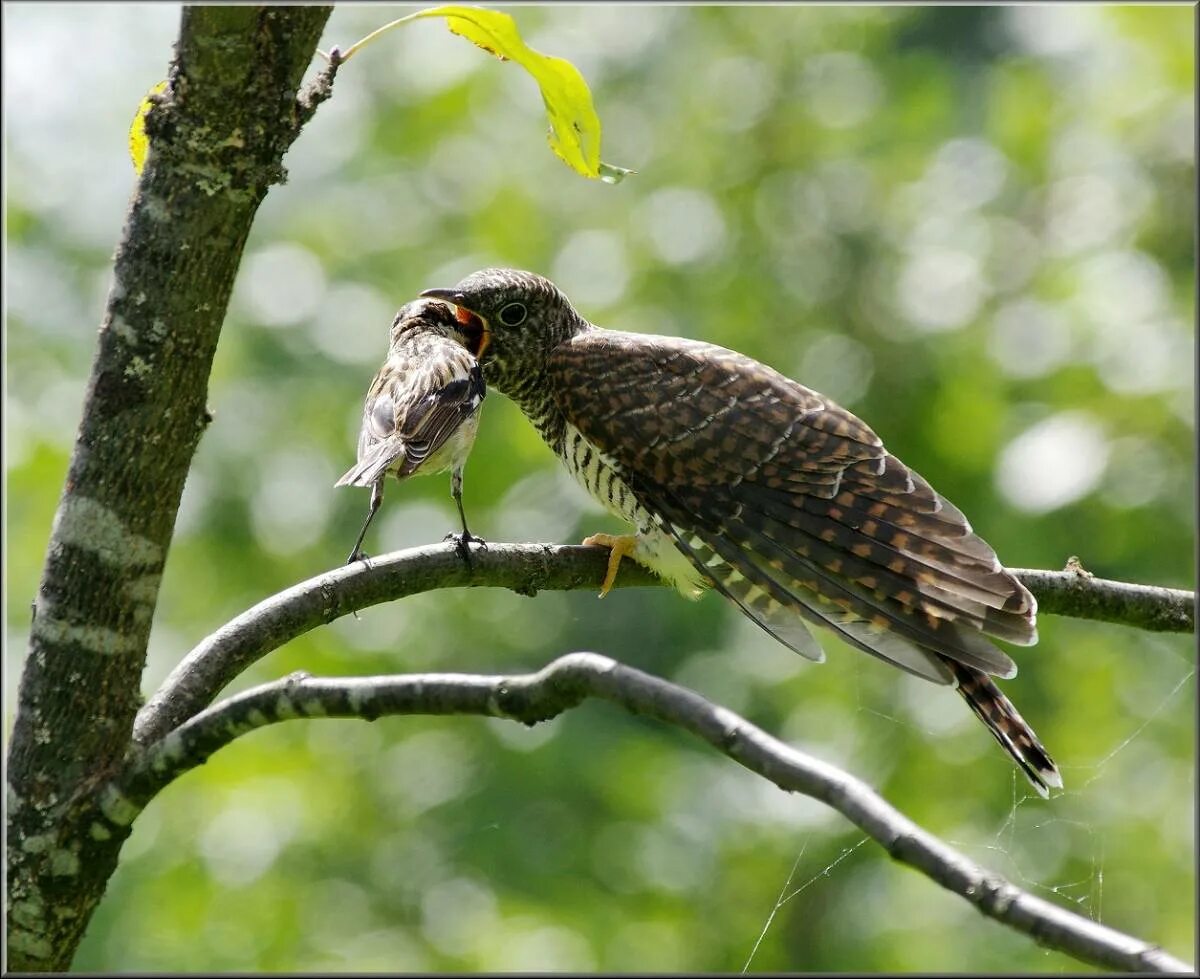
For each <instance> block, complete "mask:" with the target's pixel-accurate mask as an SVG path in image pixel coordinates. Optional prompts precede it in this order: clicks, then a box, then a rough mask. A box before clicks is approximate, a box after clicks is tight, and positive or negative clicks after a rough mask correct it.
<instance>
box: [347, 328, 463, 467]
mask: <svg viewBox="0 0 1200 979" xmlns="http://www.w3.org/2000/svg"><path fill="white" fill-rule="evenodd" d="M485 393H486V388H485V386H484V382H483V374H482V372H481V371H480V368H479V364H478V363H477V362H476V360H475V358H474V357H472V356H471V354H470V353H468V352H467V351H466V350H465V349H464V348H463V347H461V346H460V345H458V344H457V343H455V342H454V341H452V340H445V341H443V342H442V343H440V344H423V345H422V346H421V348H420V349H419V350H418V351H414V352H410V351H393V353H392V354H391V356H389V358H388V362H387V364H386V365H385V366H384V368H383V369H382V370H381V371H380V372H379V374H378V375H376V377H375V380H374V382H373V383H372V385H371V388H370V390H369V391H368V392H367V400H366V403H365V404H364V406H363V423H362V430H361V432H360V433H359V437H358V462H357V463H356V464H355V465H354V466H352V467H351V468H350V470H349V471H348V472H347V473H346V474H345V475H343V476H342V478H341V479H339V480H338V481H337V484H336V485H338V486H344V485H351V486H370V485H371V484H372V483H374V482H375V480H376V479H378V478H379V476H380V475H382V474H383V473H384V472H386V471H388V470H391V469H394V470H395V472H396V476H397V477H398V478H400V479H403V478H404V477H406V476H411V475H412V474H413V473H414V472H415V471H416V470H417V469H419V468H420V466H421V464H422V463H423V462H424V461H425V460H426V459H427V458H429V457H430V456H431V455H433V454H434V453H436V452H437V450H438V449H439V448H441V447H442V446H443V445H444V444H445V442H446V440H447V439H448V438H450V436H451V435H453V434H454V432H455V431H456V430H457V429H458V428H459V426H461V425H462V424H463V422H465V421H466V420H467V419H468V418H470V417H471V416H472V415H473V414H475V412H476V411H478V410H479V406H480V405H481V404H482V403H483V398H484V395H485Z"/></svg>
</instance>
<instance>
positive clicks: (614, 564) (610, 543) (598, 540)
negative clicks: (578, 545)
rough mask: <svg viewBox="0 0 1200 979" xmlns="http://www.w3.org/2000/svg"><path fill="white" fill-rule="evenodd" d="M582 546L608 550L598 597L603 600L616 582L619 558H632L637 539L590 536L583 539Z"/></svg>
mask: <svg viewBox="0 0 1200 979" xmlns="http://www.w3.org/2000/svg"><path fill="white" fill-rule="evenodd" d="M583 546H584V547H607V548H608V549H609V551H608V571H607V573H606V574H605V575H604V584H602V585H601V586H600V597H601V598H603V597H604V596H605V595H607V594H608V592H609V589H610V588H612V586H613V582H614V581H616V580H617V568H619V567H620V566H621V558H623V557H630V556H632V554H633V549H634V548H635V547H637V537H635V536H634V535H633V534H621V535H620V536H619V537H617V536H614V535H613V534H592V536H591V537H585V538H584V539H583Z"/></svg>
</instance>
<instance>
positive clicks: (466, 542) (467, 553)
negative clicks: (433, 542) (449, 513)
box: [442, 530, 487, 568]
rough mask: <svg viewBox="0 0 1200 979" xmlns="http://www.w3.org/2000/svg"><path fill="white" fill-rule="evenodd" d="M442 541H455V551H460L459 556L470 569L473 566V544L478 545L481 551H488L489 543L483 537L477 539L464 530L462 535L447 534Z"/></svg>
mask: <svg viewBox="0 0 1200 979" xmlns="http://www.w3.org/2000/svg"><path fill="white" fill-rule="evenodd" d="M442 540H447V541H451V540H452V541H454V549H455V550H456V551H458V556H459V557H460V558H462V559H463V563H464V564H465V565H466V566H467V567H468V568H469V567H470V566H471V545H472V544H478V545H479V546H480V548H481V549H483V550H485V551H486V550H487V541H485V540H484V539H483V538H482V537H476V536H475V535H474V534H472V533H471V532H470V531H469V530H464V531H463V532H462V533H461V534H454V533H450V534H447V535H446V536H445V537H443V538H442Z"/></svg>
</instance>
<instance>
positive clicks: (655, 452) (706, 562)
mask: <svg viewBox="0 0 1200 979" xmlns="http://www.w3.org/2000/svg"><path fill="white" fill-rule="evenodd" d="M548 370H550V371H551V373H552V374H553V378H552V382H553V383H552V384H551V388H552V389H553V390H554V392H555V398H556V400H557V403H558V406H559V408H560V409H561V410H562V411H563V413H564V415H565V416H566V418H567V420H568V421H569V422H570V423H571V424H573V425H574V426H576V427H577V428H578V429H579V430H580V432H581V433H582V434H583V435H584V436H585V437H586V438H587V439H589V440H590V441H591V442H593V443H594V444H595V445H596V446H597V447H598V448H600V449H601V450H602V451H603V452H605V453H606V454H607V455H608V456H609V457H610V458H612V459H614V460H615V461H616V462H617V463H618V465H619V466H620V468H621V470H622V476H623V477H624V478H625V480H626V482H627V483H628V484H629V486H630V488H632V489H633V491H634V492H635V494H636V495H637V496H638V500H639V502H640V503H641V504H642V505H643V506H645V507H646V508H647V509H648V510H650V511H651V512H652V513H654V514H655V515H656V516H657V518H658V519H659V520H660V521H661V522H662V526H663V527H664V529H666V530H667V531H668V532H669V533H671V534H672V536H673V537H674V539H675V540H676V543H677V544H678V546H679V547H680V549H681V550H682V551H683V552H684V554H686V555H687V556H688V557H689V558H690V559H691V560H692V561H693V563H694V564H695V565H696V566H697V567H698V568H700V569H701V570H703V571H704V573H705V574H707V575H708V576H709V577H710V578H711V579H712V580H713V581H714V582H715V584H716V585H717V587H718V588H719V589H720V590H721V591H723V592H724V593H725V594H727V595H728V596H729V597H730V598H732V599H733V600H734V601H736V602H737V603H738V604H739V606H741V608H742V609H743V610H744V611H745V612H746V613H747V614H748V615H750V616H751V617H752V618H754V619H755V620H756V621H758V622H759V624H760V625H762V626H763V627H764V628H766V629H767V630H768V631H769V632H772V634H776V635H778V633H779V632H780V631H781V629H780V623H781V622H782V621H783V620H784V618H785V617H786V615H787V614H789V613H790V614H792V615H794V616H799V617H801V618H803V619H804V620H806V621H808V622H813V623H816V624H818V625H823V626H826V627H828V628H831V629H833V630H834V631H835V632H836V633H837V634H838V635H840V636H841V637H842V638H843V639H845V640H846V641H847V642H850V643H851V644H852V645H855V646H857V647H858V648H860V649H863V650H865V651H867V652H870V653H872V654H873V655H877V656H880V657H882V658H884V659H887V660H889V661H891V662H893V663H895V664H896V665H898V666H900V667H901V668H903V669H906V670H909V671H910V672H914V673H918V674H919V675H922V676H926V677H927V678H929V679H932V680H938V681H940V682H948V681H949V679H950V676H949V671H948V670H947V668H946V667H945V665H944V664H942V663H941V662H940V660H939V659H938V657H937V655H936V654H941V655H943V656H947V657H949V658H951V659H953V660H955V661H957V662H960V663H964V664H966V665H968V666H971V667H973V668H976V669H979V670H983V671H985V672H988V673H992V674H996V675H999V676H1012V675H1013V674H1014V673H1015V672H1016V666H1015V664H1014V663H1013V662H1012V660H1011V659H1010V658H1009V657H1008V656H1006V655H1005V654H1004V653H1003V652H1002V651H1001V650H1000V649H999V648H997V647H996V646H995V645H993V644H992V643H991V642H989V641H988V640H987V639H985V638H984V635H983V633H987V634H991V635H994V636H996V637H998V638H1002V639H1005V640H1007V641H1009V642H1014V643H1018V644H1030V643H1033V642H1035V641H1036V638H1037V634H1036V630H1035V616H1036V611H1037V605H1036V602H1035V601H1034V599H1033V596H1032V595H1030V594H1029V592H1028V591H1027V590H1026V589H1025V588H1024V586H1022V585H1021V583H1020V582H1019V581H1017V579H1016V578H1015V577H1013V576H1012V575H1011V574H1010V573H1009V572H1007V571H1005V570H1004V569H1003V568H1002V567H1001V565H1000V562H999V561H998V560H997V558H996V555H995V552H994V551H993V550H992V549H991V547H989V546H988V545H987V543H986V542H984V541H983V540H982V539H981V538H979V537H978V536H977V535H976V534H975V533H974V532H973V531H972V530H971V527H970V524H969V523H968V522H967V520H966V518H965V517H964V516H963V514H962V513H961V512H960V511H959V510H958V509H957V508H956V507H955V506H953V504H951V503H949V502H948V501H947V500H945V499H944V498H943V497H941V496H939V495H938V494H937V493H936V492H935V491H934V490H933V489H932V487H930V486H929V484H928V483H927V482H926V481H925V480H924V479H922V478H921V477H920V476H919V475H918V474H916V473H915V472H913V471H912V470H910V469H909V468H908V467H907V466H905V465H904V464H903V463H902V462H900V460H899V459H897V458H895V457H894V456H892V455H890V454H889V453H888V452H887V450H886V449H884V447H883V444H882V442H881V441H880V439H879V438H878V436H876V434H875V433H874V432H873V431H871V429H870V428H869V427H868V426H867V425H866V424H864V423H863V422H862V421H861V420H859V419H858V418H856V417H855V416H854V415H853V414H851V413H850V412H848V411H846V410H845V409H843V408H840V407H839V406H838V405H836V404H834V403H833V402H831V401H829V400H828V399H827V398H824V397H822V396H821V395H819V394H817V393H816V392H814V391H811V390H809V389H808V388H806V387H804V386H803V385H801V384H798V383H796V382H795V381H792V380H790V379H789V378H787V377H785V376H783V375H782V374H779V373H778V372H777V371H774V370H772V369H771V368H769V367H766V366H765V365H763V364H760V363H758V362H757V361H754V360H752V359H750V358H749V357H745V356H743V355H741V354H738V353H736V352H734V351H731V350H726V349H724V348H721V347H716V346H713V345H711V344H704V343H699V342H696V341H691V340H683V339H677V338H672V337H651V336H644V335H639V334H622V333H616V332H613V331H595V332H588V333H584V334H581V335H579V336H577V337H575V338H573V339H572V340H570V341H568V342H567V343H564V344H562V345H561V346H559V347H557V348H556V349H555V350H554V351H553V352H552V353H551V354H550V357H549V360H548ZM780 638H783V637H782V636H781V637H780ZM783 641H784V642H786V643H787V644H788V645H790V646H792V648H795V649H797V650H798V651H799V652H802V653H805V654H806V655H811V649H810V648H807V646H806V644H805V643H804V642H803V639H802V637H800V636H799V635H797V641H793V642H788V640H787V639H785V638H783Z"/></svg>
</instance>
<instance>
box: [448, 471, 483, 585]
mask: <svg viewBox="0 0 1200 979" xmlns="http://www.w3.org/2000/svg"><path fill="white" fill-rule="evenodd" d="M462 485H463V467H462V466H456V467H455V468H454V472H453V473H451V475H450V495H451V496H452V497H454V503H455V505H456V506H457V507H458V518H459V520H461V521H462V534H461V535H459V534H453V533H451V534H447V535H446V537H445V539H446V540H452V541H454V546H455V549H456V550H457V551H458V553H459V556H460V557H461V558H462V559H463V561H464V562H465V563H466V565H467V567H470V566H471V547H470V545H472V544H478V545H479V546H480V547H482V548H483V549H484V550H485V551H486V550H487V541H485V540H484V539H483V538H482V537H476V536H475V535H474V534H472V533H471V531H470V530H468V529H467V513H466V511H465V510H464V509H463V502H462Z"/></svg>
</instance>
